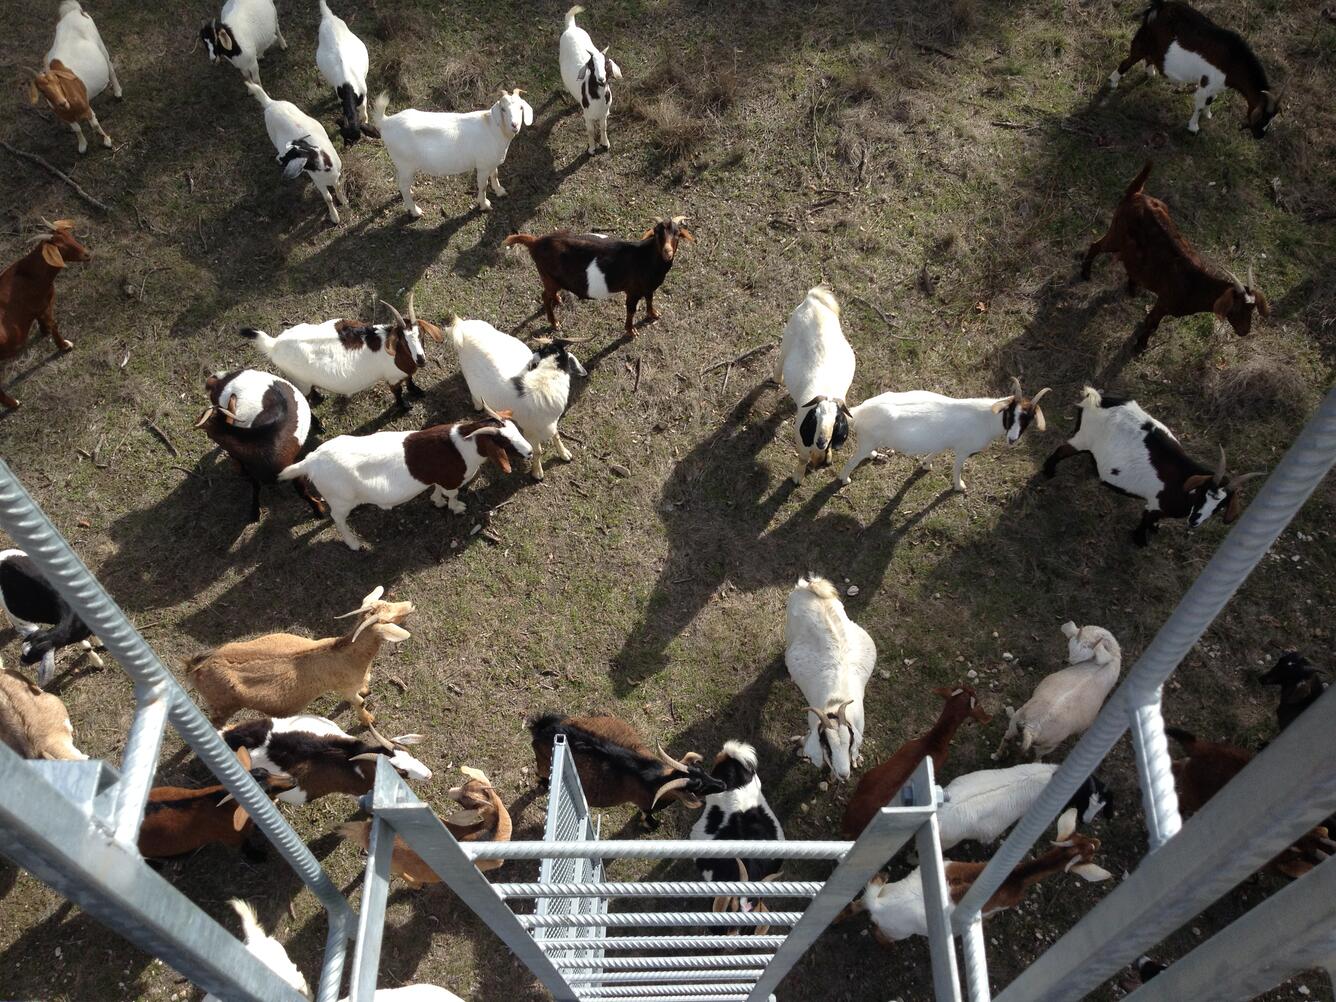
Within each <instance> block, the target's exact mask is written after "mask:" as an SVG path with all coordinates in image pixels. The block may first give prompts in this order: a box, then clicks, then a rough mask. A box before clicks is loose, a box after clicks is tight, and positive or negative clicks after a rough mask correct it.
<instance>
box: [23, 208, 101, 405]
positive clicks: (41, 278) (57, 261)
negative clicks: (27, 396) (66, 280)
mask: <svg viewBox="0 0 1336 1002" xmlns="http://www.w3.org/2000/svg"><path fill="white" fill-rule="evenodd" d="M46 226H47V230H48V232H47V233H46V234H45V235H44V236H43V237H42V238H41V240H40V242H38V243H37V244H36V246H34V247H33V249H32V250H30V251H29V252H28V253H27V254H26V255H25V256H23V257H21V258H19V259H18V260H17V261H15V262H14V263H13V264H11V265H10V266H9V267H8V268H6V269H5V270H4V271H3V272H0V361H3V360H4V359H6V358H13V357H14V356H15V355H17V354H19V352H21V351H22V350H23V348H24V346H25V345H26V344H27V343H28V334H29V332H30V331H31V330H32V325H33V321H34V320H35V321H37V326H38V327H40V328H41V331H42V333H43V334H50V335H51V340H52V341H54V342H55V343H56V347H57V348H59V349H60V350H61V351H72V350H73V349H74V345H73V343H72V342H70V341H66V340H65V339H64V338H63V337H61V336H60V328H59V327H57V326H56V276H57V275H58V274H60V270H61V269H62V268H64V267H65V265H66V263H68V262H70V261H87V260H90V259H91V258H92V256H93V255H92V254H91V253H90V252H89V250H88V248H86V247H85V246H84V245H83V244H81V243H79V241H78V240H75V239H74V223H73V222H71V221H70V220H68V219H58V220H56V221H55V222H54V223H47V224H46ZM0 404H3V405H4V406H5V407H8V408H9V409H10V410H13V409H14V408H16V407H17V406H18V405H19V402H18V401H17V400H15V399H14V398H13V397H12V396H10V395H9V394H8V393H6V392H5V389H4V387H0Z"/></svg>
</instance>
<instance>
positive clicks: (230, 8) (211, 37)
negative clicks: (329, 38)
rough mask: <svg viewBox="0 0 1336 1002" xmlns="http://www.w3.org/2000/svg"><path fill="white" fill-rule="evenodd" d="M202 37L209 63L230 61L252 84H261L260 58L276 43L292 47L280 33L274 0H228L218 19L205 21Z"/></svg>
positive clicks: (201, 31) (279, 45) (280, 46)
mask: <svg viewBox="0 0 1336 1002" xmlns="http://www.w3.org/2000/svg"><path fill="white" fill-rule="evenodd" d="M199 36H200V38H202V39H204V47H205V49H207V50H208V53H209V61H210V62H213V63H219V62H222V61H223V60H224V59H226V60H227V61H228V62H229V63H231V64H232V65H233V66H235V67H236V68H237V69H238V70H240V71H241V75H242V77H244V78H245V79H246V80H248V81H249V82H250V83H254V84H258V83H259V82H260V57H261V56H263V55H264V54H265V53H266V52H267V51H269V47H270V46H272V45H273V44H274V43H275V42H277V43H278V47H279V48H280V49H286V48H287V47H288V43H287V40H286V39H285V38H284V37H283V32H281V31H279V30H278V8H277V7H275V6H274V0H227V3H225V4H223V10H222V13H221V14H219V16H218V17H215V18H211V19H210V20H209V21H207V22H205V24H204V27H203V28H201V29H200V33H199Z"/></svg>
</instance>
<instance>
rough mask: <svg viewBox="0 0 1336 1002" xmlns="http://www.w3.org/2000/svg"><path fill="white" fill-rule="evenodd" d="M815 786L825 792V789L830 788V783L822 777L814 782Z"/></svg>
mask: <svg viewBox="0 0 1336 1002" xmlns="http://www.w3.org/2000/svg"><path fill="white" fill-rule="evenodd" d="M816 788H817V789H818V790H820V791H821V792H822V793H825V792H826V791H827V790H829V789H830V784H829V783H827V782H826V781H825V780H824V779H823V780H822V781H821V782H819V783H817V784H816Z"/></svg>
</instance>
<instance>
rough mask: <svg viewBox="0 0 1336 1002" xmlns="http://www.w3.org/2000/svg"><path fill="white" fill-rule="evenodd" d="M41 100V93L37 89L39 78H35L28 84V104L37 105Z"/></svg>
mask: <svg viewBox="0 0 1336 1002" xmlns="http://www.w3.org/2000/svg"><path fill="white" fill-rule="evenodd" d="M41 99H42V95H41V92H40V91H38V89H37V78H36V77H33V79H32V80H30V81H29V82H28V103H29V104H36V103H37V102H38V101H40V100H41Z"/></svg>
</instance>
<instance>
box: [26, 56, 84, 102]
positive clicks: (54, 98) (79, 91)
mask: <svg viewBox="0 0 1336 1002" xmlns="http://www.w3.org/2000/svg"><path fill="white" fill-rule="evenodd" d="M32 74H33V75H32V81H31V82H30V83H29V84H28V103H29V104H36V103H37V102H38V101H40V100H42V99H45V100H46V103H47V104H49V105H50V106H51V110H52V111H55V112H57V113H59V112H62V111H70V110H71V106H72V105H86V104H87V103H88V88H87V87H85V86H84V82H83V81H82V80H80V79H79V76H78V74H77V73H75V72H74V71H73V70H72V69H70V68H69V67H68V66H66V65H65V64H64V63H63V62H61V61H60V60H59V59H53V60H51V62H50V64H49V65H48V66H47V67H46V69H44V70H33V71H32Z"/></svg>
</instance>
